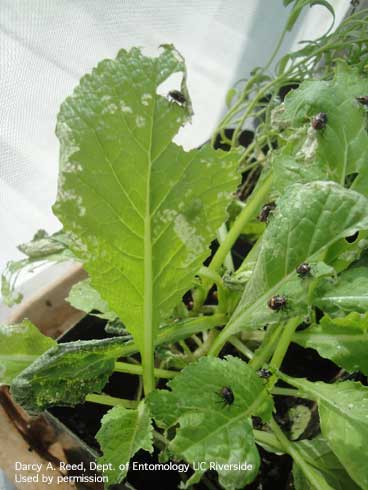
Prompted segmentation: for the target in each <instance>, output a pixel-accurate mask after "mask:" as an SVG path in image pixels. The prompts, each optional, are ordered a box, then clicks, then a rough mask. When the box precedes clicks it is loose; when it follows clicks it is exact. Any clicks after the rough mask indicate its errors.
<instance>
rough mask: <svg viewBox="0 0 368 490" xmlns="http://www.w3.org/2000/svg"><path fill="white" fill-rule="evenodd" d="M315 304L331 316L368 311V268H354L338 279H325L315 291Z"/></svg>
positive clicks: (343, 273) (344, 272)
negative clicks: (342, 312)
mask: <svg viewBox="0 0 368 490" xmlns="http://www.w3.org/2000/svg"><path fill="white" fill-rule="evenodd" d="M313 303H314V304H315V305H316V306H318V307H319V308H321V309H322V310H323V311H326V312H328V313H331V314H335V313H338V312H339V311H340V312H341V311H344V312H354V311H356V312H359V313H365V312H366V311H367V310H368V268H367V267H353V268H351V269H348V270H346V271H343V272H342V273H341V274H340V275H339V276H338V278H337V279H328V278H327V279H324V280H323V281H322V282H321V283H320V284H319V285H318V287H317V288H316V289H315V291H314V298H313Z"/></svg>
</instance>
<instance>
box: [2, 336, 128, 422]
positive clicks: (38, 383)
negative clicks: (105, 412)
mask: <svg viewBox="0 0 368 490" xmlns="http://www.w3.org/2000/svg"><path fill="white" fill-rule="evenodd" d="M123 345H124V339H121V338H119V337H117V338H114V339H104V340H90V341H77V342H68V343H65V344H58V345H57V346H55V347H53V348H52V349H50V350H48V351H47V352H45V354H43V355H42V356H41V357H39V358H38V359H37V360H36V361H35V362H34V363H33V364H31V365H30V366H28V367H27V368H26V369H25V370H24V371H22V372H21V373H20V374H19V375H18V376H17V377H16V378H14V380H13V382H12V384H11V392H12V395H13V397H14V399H15V401H16V402H18V403H19V404H20V405H22V406H23V408H25V409H26V410H28V411H29V412H30V413H37V412H40V411H42V410H44V409H45V408H47V407H50V406H53V405H62V406H73V405H76V404H77V403H82V402H83V401H84V400H85V397H86V395H87V394H88V393H93V392H101V390H102V389H103V387H104V386H105V384H106V383H107V380H108V379H109V376H110V375H111V373H112V372H113V369H114V364H115V361H116V359H117V358H118V357H119V355H121V352H122V346H123Z"/></svg>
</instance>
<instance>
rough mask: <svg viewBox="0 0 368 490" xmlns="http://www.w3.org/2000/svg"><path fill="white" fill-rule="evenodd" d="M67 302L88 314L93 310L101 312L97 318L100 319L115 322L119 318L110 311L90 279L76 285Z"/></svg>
mask: <svg viewBox="0 0 368 490" xmlns="http://www.w3.org/2000/svg"><path fill="white" fill-rule="evenodd" d="M66 300H67V301H68V302H69V303H70V304H71V305H72V306H74V308H77V310H82V311H85V312H86V313H91V311H93V310H97V311H99V312H100V313H99V314H97V316H99V317H100V318H105V319H106V320H109V321H113V320H115V319H116V317H117V315H116V313H114V312H113V311H111V310H110V309H109V306H108V304H107V303H106V301H104V300H103V299H102V298H101V296H100V294H99V292H98V291H97V290H96V289H95V288H94V287H93V286H92V285H91V280H90V279H85V280H84V281H80V282H78V283H77V284H74V286H73V287H72V288H71V290H70V292H69V295H68V297H67V298H66Z"/></svg>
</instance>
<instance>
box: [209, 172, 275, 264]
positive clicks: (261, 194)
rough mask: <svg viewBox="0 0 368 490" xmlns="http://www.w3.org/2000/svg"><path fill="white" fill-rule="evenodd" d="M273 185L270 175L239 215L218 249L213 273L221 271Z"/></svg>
mask: <svg viewBox="0 0 368 490" xmlns="http://www.w3.org/2000/svg"><path fill="white" fill-rule="evenodd" d="M271 185H272V176H271V174H269V175H268V176H267V177H266V178H265V179H264V181H263V182H262V184H261V185H260V186H259V187H258V188H257V192H256V193H255V194H252V195H251V196H250V198H249V199H248V201H247V203H246V206H245V207H244V208H243V209H242V211H241V212H240V214H238V216H237V218H236V220H235V221H234V224H233V226H232V227H231V228H230V230H229V231H228V233H227V235H226V237H225V239H224V241H223V242H222V243H221V245H220V246H219V248H218V249H217V251H216V253H215V255H214V257H213V259H212V261H211V263H210V265H209V266H208V268H209V269H210V270H211V271H214V272H218V271H219V269H220V267H221V265H222V264H223V262H224V260H225V258H226V256H227V254H228V253H229V252H230V250H231V248H232V246H233V245H234V243H235V242H236V240H237V239H238V237H239V236H240V234H241V232H242V230H243V228H244V226H245V225H246V224H247V223H249V221H250V220H251V219H253V218H254V217H255V215H256V214H257V212H258V211H259V209H260V207H261V206H262V204H264V201H265V199H266V197H267V195H268V194H269V192H270V190H271Z"/></svg>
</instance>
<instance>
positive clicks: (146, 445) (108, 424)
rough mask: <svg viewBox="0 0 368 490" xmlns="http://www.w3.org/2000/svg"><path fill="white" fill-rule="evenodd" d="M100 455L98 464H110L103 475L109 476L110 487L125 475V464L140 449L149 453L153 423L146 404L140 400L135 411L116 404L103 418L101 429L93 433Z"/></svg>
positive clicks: (150, 450)
mask: <svg viewBox="0 0 368 490" xmlns="http://www.w3.org/2000/svg"><path fill="white" fill-rule="evenodd" d="M96 439H97V441H98V442H99V444H100V447H101V450H102V452H103V456H102V457H100V458H98V463H100V464H106V465H109V464H111V465H112V466H111V467H112V468H113V469H110V468H109V469H107V470H106V471H105V472H104V475H105V476H107V477H108V485H107V487H108V488H109V487H110V486H111V485H114V484H116V483H120V482H121V481H122V480H123V479H124V478H125V476H126V473H127V471H126V469H125V468H124V469H120V468H119V466H120V465H126V463H129V461H130V459H131V458H132V457H133V456H134V455H135V453H136V452H137V451H139V449H144V450H146V451H149V452H152V450H153V447H152V425H151V417H150V413H149V410H148V408H147V405H146V404H145V403H144V401H142V402H140V404H139V405H138V407H137V408H136V409H134V410H131V409H127V408H124V407H122V406H117V407H114V408H112V409H111V410H109V411H108V412H107V414H106V415H104V417H103V418H102V421H101V428H100V430H99V431H98V432H97V434H96Z"/></svg>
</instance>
